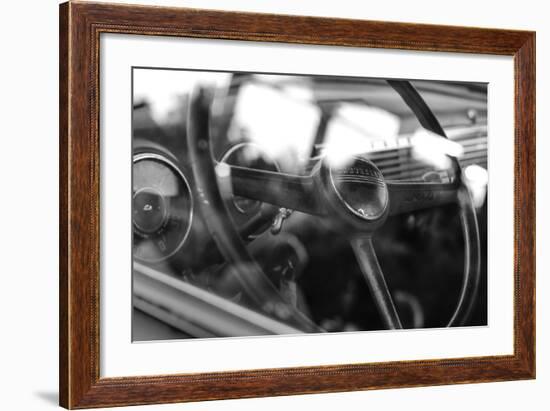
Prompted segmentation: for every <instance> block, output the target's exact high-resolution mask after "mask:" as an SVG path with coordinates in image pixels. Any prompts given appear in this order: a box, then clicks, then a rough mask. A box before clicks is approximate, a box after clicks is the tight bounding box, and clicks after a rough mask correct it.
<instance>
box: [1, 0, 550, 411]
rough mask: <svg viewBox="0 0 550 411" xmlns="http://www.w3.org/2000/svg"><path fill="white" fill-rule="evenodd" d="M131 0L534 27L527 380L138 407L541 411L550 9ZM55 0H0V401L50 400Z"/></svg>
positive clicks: (38, 403) (23, 404)
mask: <svg viewBox="0 0 550 411" xmlns="http://www.w3.org/2000/svg"><path fill="white" fill-rule="evenodd" d="M134 2H142V3H154V4H160V3H162V4H170V5H185V6H188V7H200V8H213V9H226V10H239V11H257V12H272V13H285V14H304V15H317V16H338V17H353V18H362V19H375V20H392V21H404V22H419V23H439V24H453V25H469V26H483V27H500V28H516V29H528V30H536V31H537V72H538V78H537V95H538V98H537V107H538V109H537V114H538V116H537V117H538V118H537V130H538V133H537V135H538V138H537V145H538V147H537V151H538V166H537V175H538V192H537V202H538V204H537V209H538V210H539V212H538V213H537V214H538V215H537V220H538V230H537V254H538V264H537V272H538V281H537V290H538V291H537V301H538V302H537V323H538V332H537V347H538V348H537V351H538V358H537V369H538V371H537V375H538V377H537V380H535V381H522V382H509V383H491V384H477V385H464V386H445V387H426V388H414V389H400V390H385V391H370V392H354V393H345V394H322V395H307V396H297V397H279V398H267V399H252V400H230V401H217V402H208V403H196V404H185V405H181V404H176V405H164V406H149V407H137V408H132V409H136V410H137V409H144V410H149V409H150V410H153V409H158V410H176V409H178V410H187V411H189V410H257V409H263V410H280V409H334V408H337V409H342V410H343V409H351V410H359V409H361V410H364V409H397V408H398V407H403V408H406V409H413V410H415V409H420V410H441V409H444V410H446V411H447V410H463V409H473V410H475V409H481V408H482V407H488V408H490V409H497V410H499V411H500V410H518V409H529V410H546V409H548V405H547V401H548V390H550V369H549V367H550V361H549V355H550V348H549V346H550V344H549V337H550V321H549V317H550V304H549V302H548V300H547V299H548V298H550V290H549V287H550V278H549V276H548V270H549V268H550V267H549V265H550V257H549V253H548V250H549V246H548V242H549V241H550V219H549V217H548V215H547V214H545V213H544V212H543V211H544V210H546V209H548V208H549V207H550V187H549V185H548V183H547V181H546V179H545V177H546V178H548V177H547V176H549V175H550V161H546V158H545V156H546V155H548V154H550V147H549V146H550V142H549V138H550V123H549V122H548V116H545V113H548V112H550V94H549V93H548V91H549V90H550V77H549V74H548V73H550V26H549V25H548V21H549V19H550V11H549V10H547V6H546V4H547V2H545V1H537V0H522V1H521V2H518V1H508V0H501V1H498V2H497V1H494V2H489V1H487V2H481V1H479V0H461V1H456V2H450V1H446V2H442V1H435V0H434V1H423V0H415V1H407V0H384V1H379V2H358V1H353V0H337V1H331V2H320V1H314V0H302V1H300V2H296V1H291V0H284V1H283V0H278V1H277V0H264V1H262V2H259V1H252V0H231V1H222V0H203V1H192V0H190V1H183V0H180V1H178V0H163V1H157V2H153V1H140V0H134ZM57 4H58V0H47V1H44V0H26V1H20V2H17V1H12V2H4V3H3V7H2V12H1V14H0V15H1V17H2V19H1V21H0V31H1V33H0V34H1V36H0V39H1V40H0V41H1V42H0V47H1V51H2V52H1V54H0V55H1V56H2V57H1V61H0V144H1V145H0V147H1V151H0V153H2V155H3V156H2V159H1V160H0V176H1V177H0V182H1V187H2V188H1V194H0V233H1V235H0V250H1V251H0V258H1V262H2V265H1V266H0V267H1V268H0V278H1V280H2V282H0V284H1V286H0V304H1V307H0V321H1V322H0V327H1V328H0V330H1V337H2V338H1V340H0V341H1V342H0V381H1V383H0V384H1V387H2V390H1V391H0V392H1V395H0V408H1V409H6V410H19V409H21V410H42V409H54V408H55V407H56V404H57V359H58V355H57V335H58V323H57V299H58V290H57V284H58V282H57V271H58V258H57V253H58V247H57V244H58V218H57V215H58V214H57V213H58V211H57V207H58V200H57V197H58V184H57V178H58V177H57V172H58V166H57V164H58V139H57V130H58V97H57V86H58V81H57V79H58V68H57V64H58V60H57V56H58V32H57V30H58V29H57V24H58V9H57Z"/></svg>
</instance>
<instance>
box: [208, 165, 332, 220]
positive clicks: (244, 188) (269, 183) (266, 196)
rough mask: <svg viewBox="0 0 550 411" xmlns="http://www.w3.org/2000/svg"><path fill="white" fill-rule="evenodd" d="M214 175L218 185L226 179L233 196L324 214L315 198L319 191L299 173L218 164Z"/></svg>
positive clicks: (311, 179)
mask: <svg viewBox="0 0 550 411" xmlns="http://www.w3.org/2000/svg"><path fill="white" fill-rule="evenodd" d="M217 177H218V181H220V183H221V184H224V179H227V181H228V184H231V189H232V191H233V194H234V195H238V196H242V197H246V198H250V199H253V200H258V201H262V202H264V203H269V204H273V205H276V206H278V207H284V208H288V209H291V210H297V211H302V212H304V213H308V214H313V215H325V214H326V211H325V209H324V207H323V206H322V204H321V202H320V201H319V199H318V190H316V189H315V181H314V178H313V177H312V176H298V175H291V174H285V173H280V172H272V171H265V170H257V169H252V168H247V167H238V166H230V165H228V164H225V163H218V165H217Z"/></svg>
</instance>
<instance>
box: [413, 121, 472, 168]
mask: <svg viewBox="0 0 550 411" xmlns="http://www.w3.org/2000/svg"><path fill="white" fill-rule="evenodd" d="M410 141H411V145H412V152H411V153H412V156H413V157H414V158H415V159H417V160H419V161H423V162H425V163H426V164H430V165H432V166H433V167H435V168H437V169H445V168H449V167H450V166H451V159H450V158H449V156H451V157H456V158H460V157H461V156H462V154H464V148H463V147H462V146H461V145H460V144H459V143H457V142H455V141H452V140H449V139H446V138H442V137H441V136H440V135H438V134H435V133H432V132H431V131H429V130H426V129H424V128H421V129H418V130H417V131H416V132H415V133H414V134H413V136H412V137H411V139H410Z"/></svg>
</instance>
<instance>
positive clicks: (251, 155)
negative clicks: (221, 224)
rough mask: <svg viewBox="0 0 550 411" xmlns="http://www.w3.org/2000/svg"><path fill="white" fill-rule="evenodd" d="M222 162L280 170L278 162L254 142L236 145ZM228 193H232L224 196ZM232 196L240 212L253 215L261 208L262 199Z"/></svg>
mask: <svg viewBox="0 0 550 411" xmlns="http://www.w3.org/2000/svg"><path fill="white" fill-rule="evenodd" d="M220 162H221V163H227V164H229V165H232V166H240V167H248V168H253V169H257V170H266V171H279V167H278V166H277V164H276V163H275V162H274V161H272V160H270V159H268V158H267V156H265V155H264V154H263V153H262V152H261V150H260V148H259V147H258V146H257V145H255V144H252V143H240V144H237V145H234V146H233V147H231V148H230V149H229V150H227V151H226V152H225V154H224V155H223V156H222V158H221V159H220ZM222 191H224V190H222ZM227 194H229V195H231V194H230V193H225V192H223V193H222V195H224V196H225V195H227ZM231 197H232V198H231V202H232V204H233V208H234V210H235V211H236V212H237V213H238V214H241V215H243V216H251V215H254V214H255V213H257V212H258V211H259V210H260V206H261V202H260V201H256V200H251V199H248V198H244V197H239V196H233V195H231ZM233 214H235V213H233Z"/></svg>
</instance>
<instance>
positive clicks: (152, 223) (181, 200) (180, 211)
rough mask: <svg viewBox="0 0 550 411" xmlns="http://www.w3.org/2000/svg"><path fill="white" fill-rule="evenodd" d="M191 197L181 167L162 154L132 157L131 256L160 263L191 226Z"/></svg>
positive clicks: (178, 247) (180, 245)
mask: <svg viewBox="0 0 550 411" xmlns="http://www.w3.org/2000/svg"><path fill="white" fill-rule="evenodd" d="M192 219H193V197H192V195H191V189H190V187H189V183H188V182H187V179H186V178H185V175H184V174H183V173H182V172H181V170H180V169H179V168H178V167H177V166H176V165H175V164H174V163H173V162H171V161H170V160H168V159H167V158H165V157H164V156H161V155H157V154H139V155H136V156H135V157H134V166H133V188H132V227H133V240H134V241H133V254H134V257H136V258H138V259H140V260H142V261H146V262H151V263H154V262H160V261H162V260H165V259H166V258H168V257H170V256H172V255H174V254H175V253H176V252H177V251H178V250H179V249H180V248H181V247H182V245H183V243H184V242H185V240H186V239H187V236H188V235H189V231H190V229H191V221H192Z"/></svg>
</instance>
